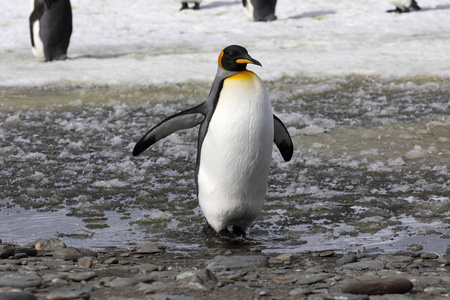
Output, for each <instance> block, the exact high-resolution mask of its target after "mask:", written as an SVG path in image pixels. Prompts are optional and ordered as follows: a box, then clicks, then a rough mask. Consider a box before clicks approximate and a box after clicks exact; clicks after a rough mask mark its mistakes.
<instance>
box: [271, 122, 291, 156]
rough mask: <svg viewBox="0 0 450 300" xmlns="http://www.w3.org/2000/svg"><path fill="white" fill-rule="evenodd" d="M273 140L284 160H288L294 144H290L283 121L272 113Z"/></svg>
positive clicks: (289, 137)
mask: <svg viewBox="0 0 450 300" xmlns="http://www.w3.org/2000/svg"><path fill="white" fill-rule="evenodd" d="M273 131H274V132H273V141H274V143H275V145H277V147H278V150H280V152H281V155H282V156H283V159H284V160H285V161H290V160H291V158H292V154H293V153H294V145H293V144H292V139H291V136H290V135H289V132H288V131H287V129H286V126H284V124H283V122H281V120H280V119H278V117H277V116H275V115H273Z"/></svg>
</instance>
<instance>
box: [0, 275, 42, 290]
mask: <svg viewBox="0 0 450 300" xmlns="http://www.w3.org/2000/svg"><path fill="white" fill-rule="evenodd" d="M41 284H42V279H41V277H39V276H35V275H21V274H17V273H6V274H1V277H0V287H11V288H19V289H24V288H28V287H39V286H41Z"/></svg>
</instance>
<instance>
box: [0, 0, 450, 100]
mask: <svg viewBox="0 0 450 300" xmlns="http://www.w3.org/2000/svg"><path fill="white" fill-rule="evenodd" d="M419 5H420V6H422V8H423V10H422V11H419V12H412V13H408V14H392V13H386V10H388V9H393V7H392V5H390V4H389V3H388V1H380V0H367V1H364V2H361V3H359V2H357V1H354V0H339V1H338V0H335V1H333V0H329V1H318V0H302V1H298V0H283V1H278V5H277V8H276V14H277V16H278V20H277V21H274V22H267V23H264V22H252V21H251V20H249V19H248V18H247V17H246V16H245V14H244V12H243V9H242V5H241V2H240V1H237V0H236V1H231V0H230V1H225V0H224V1H210V0H205V1H204V2H203V3H202V6H201V7H202V8H201V9H200V10H199V11H194V10H184V11H179V3H178V2H177V1H167V0H152V1H146V0H136V1H132V2H131V3H130V2H127V1H125V2H124V1H119V0H102V1H99V0H72V6H73V15H74V19H73V25H74V31H73V34H72V38H71V43H70V46H69V52H68V55H69V57H71V58H72V59H71V60H68V61H59V62H52V63H42V62H40V61H39V60H38V59H36V58H35V57H34V56H33V55H32V54H31V45H30V37H29V27H28V17H29V13H30V12H29V3H28V2H27V1H25V0H22V1H18V2H17V3H16V2H14V3H13V2H9V3H8V4H7V7H6V9H5V10H4V11H3V13H2V20H1V21H0V36H1V37H2V42H1V43H0V86H2V87H28V88H29V87H50V86H62V87H66V86H69V87H79V86H82V87H84V86H87V87H98V86H101V87H103V86H108V87H111V86H115V87H130V86H147V85H161V84H174V83H184V82H190V81H202V82H211V81H212V79H213V77H214V75H215V71H216V67H217V64H216V60H217V57H218V55H219V53H220V51H221V50H222V49H223V48H224V47H226V46H228V45H230V44H241V45H243V46H245V47H246V48H247V49H248V50H249V53H250V54H251V55H252V56H253V57H254V58H256V59H258V60H259V61H261V62H262V64H263V68H259V67H252V69H253V70H256V71H257V73H258V74H259V75H260V76H261V77H262V78H263V80H270V81H275V80H278V79H280V78H283V77H303V76H307V77H323V76H325V77H332V76H348V75H353V74H357V75H364V76H365V75H370V76H379V77H382V78H396V77H416V76H422V77H432V76H434V77H445V78H447V77H448V76H449V75H450V51H448V49H450V22H448V20H449V16H450V2H448V3H446V2H445V1H444V2H443V1H442V0H428V1H426V2H425V1H424V2H423V3H422V2H420V1H419ZM74 104H75V105H77V104H78V103H77V102H74Z"/></svg>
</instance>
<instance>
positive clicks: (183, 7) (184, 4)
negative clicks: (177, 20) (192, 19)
mask: <svg viewBox="0 0 450 300" xmlns="http://www.w3.org/2000/svg"><path fill="white" fill-rule="evenodd" d="M188 8H189V6H188V4H187V2H181V8H180V10H184V9H188Z"/></svg>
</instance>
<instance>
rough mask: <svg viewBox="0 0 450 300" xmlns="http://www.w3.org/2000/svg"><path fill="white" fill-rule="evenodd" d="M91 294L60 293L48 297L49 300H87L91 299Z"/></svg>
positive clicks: (76, 292)
mask: <svg viewBox="0 0 450 300" xmlns="http://www.w3.org/2000/svg"><path fill="white" fill-rule="evenodd" d="M90 297H91V296H90V294H89V293H87V292H85V291H76V290H71V291H58V292H53V293H50V294H48V295H47V300H70V299H86V300H88V299H89V298H90Z"/></svg>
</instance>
